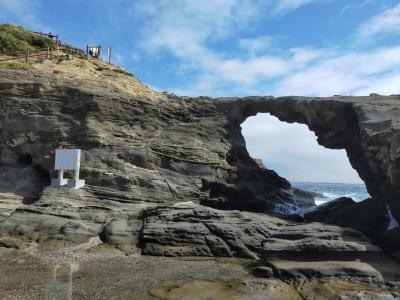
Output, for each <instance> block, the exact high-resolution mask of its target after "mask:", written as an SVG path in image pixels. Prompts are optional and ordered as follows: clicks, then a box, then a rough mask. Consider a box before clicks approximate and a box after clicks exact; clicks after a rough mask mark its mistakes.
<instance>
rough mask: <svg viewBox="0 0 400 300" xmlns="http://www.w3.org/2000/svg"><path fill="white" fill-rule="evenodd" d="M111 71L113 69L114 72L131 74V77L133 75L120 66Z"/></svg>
mask: <svg viewBox="0 0 400 300" xmlns="http://www.w3.org/2000/svg"><path fill="white" fill-rule="evenodd" d="M113 71H114V72H117V73H120V74H124V75H126V76H131V77H133V74H132V73H129V72H128V71H125V70H124V69H122V68H115V69H114V70H113Z"/></svg>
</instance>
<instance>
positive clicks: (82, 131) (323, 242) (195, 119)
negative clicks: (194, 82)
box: [0, 61, 399, 277]
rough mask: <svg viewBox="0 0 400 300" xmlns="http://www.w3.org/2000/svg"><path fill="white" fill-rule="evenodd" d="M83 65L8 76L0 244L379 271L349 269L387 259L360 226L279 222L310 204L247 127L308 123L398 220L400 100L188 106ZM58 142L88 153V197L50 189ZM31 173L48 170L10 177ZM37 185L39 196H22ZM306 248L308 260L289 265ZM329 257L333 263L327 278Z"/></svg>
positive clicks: (1, 89) (3, 86) (3, 81)
mask: <svg viewBox="0 0 400 300" xmlns="http://www.w3.org/2000/svg"><path fill="white" fill-rule="evenodd" d="M75 63H77V64H79V63H80V61H78V62H69V64H71V65H67V66H66V65H63V64H50V65H47V66H39V67H35V68H34V69H33V70H30V71H6V70H0V174H5V175H2V177H4V181H9V182H19V185H20V188H19V189H18V190H16V189H15V187H13V186H12V185H2V186H1V190H0V194H1V200H2V201H0V212H2V213H1V214H0V247H14V248H23V247H26V246H28V245H36V246H38V247H39V248H41V249H52V248H62V247H65V246H68V245H71V244H81V243H85V242H86V241H88V240H89V239H90V238H93V237H96V238H97V237H98V238H99V240H100V241H101V242H102V243H105V244H108V245H112V246H114V247H115V248H117V249H119V250H122V251H124V252H125V253H133V252H139V253H142V254H148V255H165V256H187V255H189V256H236V257H246V258H252V259H265V260H268V261H270V268H271V270H273V271H274V274H280V272H281V271H282V270H284V271H282V272H284V273H285V274H292V275H293V276H297V275H296V274H297V273H298V272H301V270H304V269H305V268H306V266H305V265H307V263H305V262H306V261H307V259H308V260H312V257H313V256H314V255H317V256H318V257H319V261H320V264H319V265H318V266H316V267H315V268H318V270H319V271H318V272H319V274H329V275H332V274H335V272H338V274H339V273H340V274H341V275H343V274H344V273H346V272H347V271H346V270H354V272H353V273H352V274H361V273H362V274H366V276H369V275H368V274H376V276H378V275H379V272H378V271H376V270H375V269H374V270H371V269H369V268H365V266H364V265H361V264H358V265H357V264H356V263H354V264H355V265H353V269H352V268H349V266H348V264H352V261H354V260H355V259H360V258H365V257H367V256H368V257H371V256H374V257H375V256H376V255H377V256H378V257H380V256H383V254H382V252H381V250H380V249H379V248H378V247H375V246H373V245H372V244H371V243H370V241H369V240H368V238H366V237H365V236H364V235H363V234H361V233H360V232H358V231H357V230H353V229H345V228H341V227H339V226H333V225H326V224H322V223H304V224H301V225H299V224H298V223H293V222H289V221H286V220H282V219H279V218H276V217H271V216H268V213H271V212H278V213H283V214H284V213H290V212H291V211H293V209H296V208H298V207H301V208H304V207H307V206H310V205H312V201H309V200H307V199H305V196H306V195H307V193H301V192H299V191H297V192H296V191H294V190H293V189H292V188H291V186H290V183H289V182H288V181H286V180H285V179H284V178H281V177H280V176H279V175H278V174H276V173H275V172H274V171H272V170H268V169H266V168H263V167H261V166H260V165H259V164H258V163H257V162H256V161H254V160H253V159H252V158H251V157H250V156H249V154H248V152H247V150H246V146H245V141H244V138H243V136H242V134H241V128H240V124H241V123H242V122H243V121H244V120H245V119H246V118H247V117H249V116H251V115H255V114H257V113H258V112H270V113H271V114H273V115H275V116H277V117H279V118H280V119H281V120H283V121H286V122H300V123H305V124H307V125H308V126H309V128H310V129H311V130H313V131H315V133H316V134H317V136H318V141H319V143H320V144H321V145H323V146H326V147H328V148H345V149H346V150H347V153H348V155H349V158H350V162H351V164H352V165H353V167H355V168H356V169H357V170H358V172H359V174H360V176H361V178H362V179H363V180H365V182H366V183H367V187H368V190H369V192H370V194H371V195H372V196H373V197H374V200H375V201H377V203H382V205H384V204H385V203H386V202H387V203H388V204H389V205H390V208H391V209H392V213H393V215H394V216H395V217H396V218H397V219H399V210H398V206H397V205H398V203H399V202H398V198H396V195H397V194H396V193H397V192H396V191H397V187H398V186H397V184H398V181H397V177H396V170H397V167H396V164H397V160H398V154H397V144H396V136H397V135H396V134H397V130H398V129H397V128H398V127H397V123H396V122H397V115H396V113H397V108H396V100H397V99H398V97H366V98H340V97H337V98H327V99H319V98H312V99H311V98H298V97H287V98H278V99H274V98H271V97H251V98H245V99H211V98H205V97H200V98H188V97H177V96H174V95H168V94H163V93H156V92H154V91H151V90H150V89H148V88H146V87H144V86H143V85H141V84H140V82H139V81H138V80H137V79H135V78H132V77H126V76H125V75H121V74H119V73H115V72H113V71H112V70H111V69H107V68H106V67H105V66H102V67H101V68H95V67H93V68H92V67H90V66H85V68H84V69H82V68H79V67H78V66H74V65H73V64H75ZM74 67H76V68H77V70H76V72H78V73H73V72H72V71H71V70H72V69H73V68H74ZM36 68H38V69H36ZM79 72H81V73H82V74H80V73H79ZM85 72H86V73H85ZM132 86H135V87H136V88H135V89H132V88H131V87H132ZM138 90H140V92H137V91H138ZM272 142H273V141H272ZM60 145H61V146H63V147H64V148H80V149H82V152H83V157H82V166H81V177H83V178H84V179H85V180H86V183H87V185H86V186H85V187H84V188H82V189H79V190H71V189H68V188H59V189H57V188H51V187H49V186H48V179H49V174H50V176H51V175H53V176H55V174H54V172H53V171H51V170H52V167H53V161H54V153H53V150H54V149H56V148H57V147H58V146H60ZM21 164H22V165H23V166H24V167H25V168H29V170H31V169H32V170H35V172H37V173H34V172H33V171H32V170H31V171H29V172H28V171H27V172H14V173H7V172H6V171H7V170H8V169H7V168H10V165H11V166H13V168H16V167H17V166H19V165H21ZM10 174H14V175H13V176H14V177H15V176H17V177H18V178H17V179H18V180H17V179H15V178H14V179H13V180H14V181H11V179H12V178H11V177H10V176H11V175H10ZM32 174H41V175H40V176H39V175H38V176H36V175H32ZM27 189H28V190H29V189H32V190H33V191H35V192H34V195H35V197H34V198H32V199H34V200H35V201H33V200H32V201H30V202H29V203H26V202H25V203H24V201H23V199H21V197H17V196H18V195H20V194H23V193H26V190H27ZM16 195H17V196H16ZM24 195H25V194H24ZM298 195H301V197H299V196H298ZM305 200H306V201H305ZM31 202H33V203H31ZM238 210H239V211H240V212H239V211H238ZM395 250H396V249H395ZM299 252H301V253H304V254H305V258H302V263H299V264H296V263H293V265H287V264H282V262H281V261H280V260H279V259H278V258H277V257H279V255H283V256H285V257H286V256H289V257H290V259H291V260H296V255H297V254H298V253H299ZM307 253H308V255H307ZM337 253H346V255H338V254H337ZM293 255H294V258H293ZM271 256H273V257H275V258H277V259H275V260H274V262H272V260H271V259H270V257H271ZM285 259H286V258H285ZM286 260H287V259H286ZM324 260H334V261H335V262H334V265H335V267H334V268H332V269H330V270H329V271H327V272H326V273H324V264H323V263H321V262H323V261H324ZM344 260H345V261H344ZM381 261H385V263H387V264H389V265H390V264H391V262H389V263H388V261H387V260H386V258H385V259H384V258H382V260H381ZM317 264H318V263H317ZM375 271H376V272H375ZM307 272H309V269H308V271H307ZM349 272H350V273H351V272H352V271H349ZM363 272H364V273H363ZM374 272H375V273H374ZM311 273H312V272H311ZM392 275H393V276H394V277H396V276H397V275H399V274H392ZM373 276H375V275H373Z"/></svg>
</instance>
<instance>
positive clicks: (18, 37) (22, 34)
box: [0, 24, 54, 52]
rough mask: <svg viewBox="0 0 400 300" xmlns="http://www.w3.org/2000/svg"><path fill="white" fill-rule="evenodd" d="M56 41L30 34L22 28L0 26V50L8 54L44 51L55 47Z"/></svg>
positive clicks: (6, 25) (7, 25)
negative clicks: (36, 50)
mask: <svg viewBox="0 0 400 300" xmlns="http://www.w3.org/2000/svg"><path fill="white" fill-rule="evenodd" d="M53 46H54V41H53V40H52V39H50V38H48V37H45V36H41V35H39V34H35V33H32V32H29V31H28V30H26V29H25V28H24V27H22V26H17V25H13V24H1V25H0V49H3V48H4V49H5V50H6V52H17V51H25V50H34V49H42V48H46V47H53Z"/></svg>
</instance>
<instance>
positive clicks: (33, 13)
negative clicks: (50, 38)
mask: <svg viewBox="0 0 400 300" xmlns="http://www.w3.org/2000/svg"><path fill="white" fill-rule="evenodd" d="M39 11H40V1H39V0H0V19H8V18H7V17H8V16H12V17H14V18H16V19H18V21H19V22H20V24H22V25H24V26H27V27H29V29H32V30H44V28H46V29H48V27H46V26H44V25H43V24H42V22H41V21H40V20H39V18H38V12H39Z"/></svg>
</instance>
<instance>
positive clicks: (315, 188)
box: [292, 182, 370, 205]
mask: <svg viewBox="0 0 400 300" xmlns="http://www.w3.org/2000/svg"><path fill="white" fill-rule="evenodd" d="M292 186H293V187H296V188H299V189H302V190H305V191H309V192H316V193H319V194H321V197H316V198H315V203H316V204H317V205H321V204H323V203H326V202H328V201H331V200H334V199H337V198H339V197H349V198H352V199H353V200H354V201H357V202H358V201H362V200H364V199H366V198H368V197H370V196H369V194H368V192H367V189H366V188H365V185H364V184H356V183H321V182H292Z"/></svg>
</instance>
